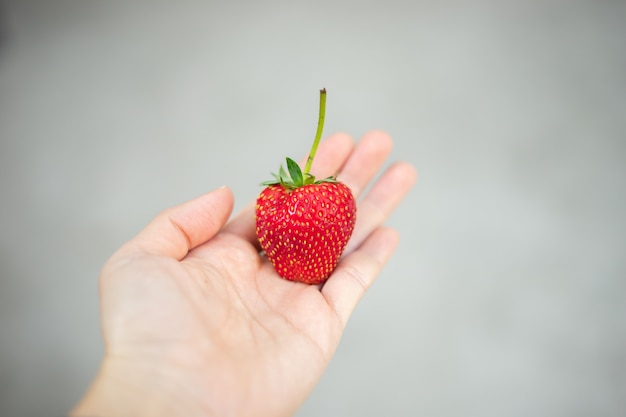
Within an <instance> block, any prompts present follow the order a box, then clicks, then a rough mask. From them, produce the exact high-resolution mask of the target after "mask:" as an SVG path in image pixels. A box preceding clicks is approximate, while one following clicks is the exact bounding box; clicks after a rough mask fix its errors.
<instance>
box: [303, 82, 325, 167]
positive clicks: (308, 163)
mask: <svg viewBox="0 0 626 417" xmlns="http://www.w3.org/2000/svg"><path fill="white" fill-rule="evenodd" d="M325 117H326V89H325V88H322V89H321V90H320V114H319V118H318V120H317V132H316V133H315V140H314V141H313V146H312V147H311V152H309V158H308V159H307V161H306V165H305V166H304V178H307V177H308V174H309V171H311V165H312V164H313V158H315V153H316V152H317V146H318V145H319V144H320V140H321V139H322V131H323V130H324V119H325Z"/></svg>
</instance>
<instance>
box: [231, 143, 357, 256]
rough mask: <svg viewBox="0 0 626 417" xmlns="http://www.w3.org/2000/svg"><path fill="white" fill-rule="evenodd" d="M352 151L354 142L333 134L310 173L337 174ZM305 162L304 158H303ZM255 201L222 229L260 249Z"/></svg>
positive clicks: (319, 149) (321, 175) (321, 149)
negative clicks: (255, 216)
mask: <svg viewBox="0 0 626 417" xmlns="http://www.w3.org/2000/svg"><path fill="white" fill-rule="evenodd" d="M353 149H354V141H353V140H352V138H351V137H350V136H349V135H347V134H344V133H338V134H334V135H332V136H329V137H328V138H327V139H326V140H324V141H323V142H321V143H320V145H319V147H318V149H317V154H316V156H315V159H314V160H313V165H312V166H311V173H313V175H315V176H316V177H317V178H325V177H328V176H331V175H334V174H335V173H337V171H338V170H339V169H340V168H341V166H342V165H343V164H344V162H345V161H346V159H347V158H348V156H349V155H350V154H351V153H352V150H353ZM304 161H306V158H304ZM255 207H256V201H253V202H251V203H249V204H248V205H247V206H245V207H244V208H243V209H242V210H241V211H240V212H239V213H238V214H237V215H236V216H235V217H234V218H233V219H232V220H231V221H230V222H229V223H228V224H227V225H226V226H225V227H224V229H223V232H224V233H233V234H236V235H238V236H240V237H242V238H244V239H245V240H247V241H248V242H250V243H251V244H253V245H255V246H256V247H257V249H260V247H259V244H258V241H257V237H256V222H255V218H254V211H255Z"/></svg>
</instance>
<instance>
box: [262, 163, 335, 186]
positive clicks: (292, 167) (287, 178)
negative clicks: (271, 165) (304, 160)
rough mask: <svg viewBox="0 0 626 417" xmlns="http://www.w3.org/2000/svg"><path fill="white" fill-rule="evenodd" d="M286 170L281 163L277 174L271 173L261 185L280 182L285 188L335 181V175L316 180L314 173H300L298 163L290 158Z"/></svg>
mask: <svg viewBox="0 0 626 417" xmlns="http://www.w3.org/2000/svg"><path fill="white" fill-rule="evenodd" d="M287 170H288V171H289V172H288V173H287V172H286V171H285V168H284V167H283V166H282V165H281V166H280V170H279V171H278V174H274V173H272V176H273V177H274V179H273V180H269V181H265V182H262V183H261V185H276V184H281V185H282V186H283V187H285V188H289V189H295V188H299V187H303V186H305V185H309V184H321V183H323V182H337V176H335V175H333V176H331V177H327V178H324V179H323V180H316V179H315V176H314V175H311V174H310V173H308V172H305V173H302V170H301V169H300V165H298V163H297V162H296V161H294V160H293V159H291V158H287Z"/></svg>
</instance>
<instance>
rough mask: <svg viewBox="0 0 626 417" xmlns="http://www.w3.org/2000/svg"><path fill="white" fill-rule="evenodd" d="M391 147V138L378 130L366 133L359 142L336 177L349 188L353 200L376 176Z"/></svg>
mask: <svg viewBox="0 0 626 417" xmlns="http://www.w3.org/2000/svg"><path fill="white" fill-rule="evenodd" d="M392 146H393V142H392V140H391V137H390V136H389V135H388V134H387V133H385V132H382V131H378V130H375V131H372V132H369V133H367V134H366V135H365V136H363V138H362V139H361V140H360V141H359V143H358V145H357V147H356V149H355V150H354V152H353V153H352V155H350V158H349V159H348V160H347V162H346V164H345V166H344V167H343V168H342V169H341V172H340V173H339V176H338V179H339V180H340V181H341V182H343V183H344V184H346V185H347V186H348V187H349V188H350V190H351V191H352V194H353V195H354V197H355V198H356V197H357V196H358V195H359V194H361V191H363V188H365V186H366V185H367V183H368V182H369V181H370V180H371V179H372V178H373V177H374V175H376V173H377V172H378V170H379V169H380V167H381V166H382V164H383V162H385V159H387V156H389V152H391V148H392Z"/></svg>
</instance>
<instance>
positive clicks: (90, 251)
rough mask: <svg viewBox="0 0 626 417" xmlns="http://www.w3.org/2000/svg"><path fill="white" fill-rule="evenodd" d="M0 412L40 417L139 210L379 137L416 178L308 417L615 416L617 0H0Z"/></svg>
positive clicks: (61, 389)
mask: <svg viewBox="0 0 626 417" xmlns="http://www.w3.org/2000/svg"><path fill="white" fill-rule="evenodd" d="M1 4H2V5H1V6H0V139H1V145H0V146H1V147H0V196H1V197H0V199H1V202H2V203H1V204H0V210H1V211H0V231H1V234H0V274H1V276H0V278H1V279H0V414H1V415H3V416H5V415H6V416H12V417H21V416H24V417H26V416H40V415H41V416H43V415H46V416H54V415H58V416H60V415H63V413H65V412H66V411H67V410H68V409H69V408H70V407H71V406H72V405H73V404H74V403H75V402H76V401H77V400H78V399H79V398H80V396H81V395H82V394H83V392H84V390H85V389H86V387H87V384H88V383H89V381H90V380H91V378H92V377H93V376H94V374H95V372H96V370H97V367H98V363H99V360H100V358H101V355H102V345H101V343H102V342H101V336H100V330H99V317H98V295H97V274H98V270H99V268H100V266H101V265H102V263H103V262H104V261H105V260H106V259H107V258H108V256H109V255H110V254H111V253H112V252H113V251H114V250H115V249H116V248H117V247H118V246H119V245H120V244H122V243H123V242H124V241H126V240H127V239H129V238H130V237H131V236H132V235H133V234H135V233H136V232H137V231H138V230H139V229H141V228H142V227H143V226H144V225H145V223H146V222H148V221H149V220H150V219H151V218H152V217H153V216H154V215H155V214H157V213H158V212H159V211H161V210H162V209H164V208H167V207H169V206H172V205H174V204H177V203H179V202H182V201H184V200H187V199H190V198H192V197H194V196H196V195H199V194H201V193H204V192H206V191H208V190H211V189H213V188H215V187H218V186H220V185H222V184H228V185H229V186H230V187H231V188H232V189H233V190H234V193H235V195H236V199H237V206H236V209H238V208H241V207H242V206H243V205H244V204H246V203H247V202H248V201H250V200H251V199H253V198H254V197H255V196H256V195H257V193H258V192H259V191H260V188H259V186H258V183H259V181H261V180H263V179H266V177H267V174H268V172H269V171H271V170H274V169H275V168H276V167H277V166H278V165H279V163H280V162H281V161H282V158H283V156H285V155H290V156H292V157H298V156H301V155H304V154H305V153H306V152H307V151H308V148H309V144H310V141H311V139H312V137H313V134H314V132H315V128H316V123H317V119H316V118H317V105H318V90H319V89H320V88H321V87H326V88H327V89H328V94H329V95H328V118H327V125H326V133H327V134H328V133H331V132H337V131H345V132H348V133H350V134H352V135H354V136H355V137H359V136H361V135H362V134H363V133H365V132H366V131H368V130H370V129H385V130H387V131H388V132H390V134H391V135H392V136H393V137H394V139H395V149H394V153H393V157H392V158H391V160H397V159H404V160H408V161H410V162H412V163H414V164H415V165H416V166H417V168H418V169H419V171H420V182H419V184H418V186H417V187H416V188H415V190H414V191H413V192H412V193H411V194H410V196H409V197H408V198H407V200H406V201H405V203H404V205H403V206H402V207H401V208H400V209H399V210H398V211H397V212H396V213H395V215H394V216H393V218H392V219H390V221H389V224H390V225H392V226H396V227H398V228H399V229H400V231H401V236H402V241H401V246H400V247H399V249H398V251H397V253H396V255H395V257H394V258H393V259H392V261H391V263H390V264H389V265H388V267H387V268H386V269H385V270H384V272H383V274H382V275H381V276H380V278H379V280H378V281H377V282H376V283H375V285H374V286H373V288H372V289H371V291H370V292H369V293H368V294H367V295H366V297H365V298H364V299H363V302H362V303H361V304H360V305H359V307H358V308H357V310H356V312H355V314H354V316H353V318H352V320H351V322H350V323H349V326H348V329H347V330H346V333H345V336H344V338H343V340H342V343H341V345H340V347H339V350H338V351H337V354H336V356H335V358H334V359H333V361H332V363H331V365H330V367H329V369H328V371H327V373H326V374H325V376H324V377H323V378H322V380H321V382H320V384H319V385H318V387H317V388H316V390H315V391H314V392H313V394H312V396H311V397H310V398H309V399H308V401H307V402H306V403H305V404H304V406H303V408H302V409H301V410H300V411H299V413H298V416H299V417H308V416H381V415H400V416H405V415H411V416H464V417H466V416H494V417H495V416H508V417H515V416H520V417H522V416H531V415H532V416H552V417H553V416H591V415H593V416H623V415H626V261H625V259H626V253H625V252H626V250H625V249H626V241H625V236H626V221H625V215H624V213H625V212H626V210H625V205H626V204H625V203H626V201H625V200H626V199H625V197H626V192H625V189H626V187H625V179H626V176H625V175H626V168H625V166H626V165H625V163H626V160H625V157H626V7H625V6H626V2H624V1H587V2H584V1H485V0H483V1H477V2H464V1H463V2H462V1H451V0H443V1H434V0H421V1H420V0H418V1H406V2H401V1H394V0H386V1H384V2H383V1H378V2H376V1H354V2H341V1H325V0H318V1H290V2H288V1H283V2H281V1H259V2H236V1H233V2H217V1H206V2H193V3H192V2H169V3H167V4H166V3H156V2H138V1H126V2H122V1H119V2H118V1H5V2H4V3H1Z"/></svg>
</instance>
